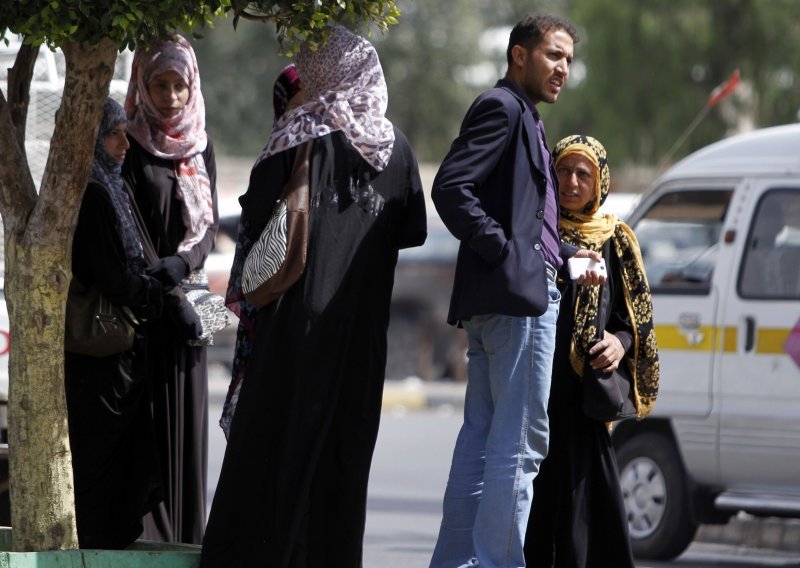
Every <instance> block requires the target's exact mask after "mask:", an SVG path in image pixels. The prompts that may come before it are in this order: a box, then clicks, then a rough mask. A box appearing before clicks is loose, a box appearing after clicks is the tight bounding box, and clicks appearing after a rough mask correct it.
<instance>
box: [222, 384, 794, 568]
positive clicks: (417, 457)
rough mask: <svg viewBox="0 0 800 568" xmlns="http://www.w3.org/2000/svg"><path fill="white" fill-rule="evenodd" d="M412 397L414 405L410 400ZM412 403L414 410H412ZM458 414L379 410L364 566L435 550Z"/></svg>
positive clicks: (719, 555) (725, 552)
mask: <svg viewBox="0 0 800 568" xmlns="http://www.w3.org/2000/svg"><path fill="white" fill-rule="evenodd" d="M226 383H227V377H226V376H225V373H224V371H222V370H219V369H217V370H214V371H212V373H211V384H212V389H211V393H212V394H211V407H210V417H211V425H210V432H209V440H210V445H211V447H210V452H209V503H210V498H211V496H212V495H213V492H214V487H215V486H216V482H217V479H218V476H219V468H220V466H221V464H222V458H223V452H224V448H225V439H224V436H223V435H222V431H221V430H220V429H219V427H218V426H217V425H216V421H217V419H218V417H219V413H220V410H221V405H222V399H223V397H224V386H225V385H226ZM410 400H412V401H413V400H414V397H413V396H411V397H410ZM412 406H413V405H412ZM460 422H461V417H460V409H459V408H457V407H453V406H448V405H443V406H438V407H437V408H435V409H430V410H403V409H402V407H400V406H399V405H398V406H394V407H393V408H391V409H387V410H385V411H384V414H383V417H382V423H381V430H380V434H379V436H378V444H377V448H376V451H375V457H374V461H373V467H372V475H371V479H370V488H369V501H368V512H367V529H366V535H365V538H364V566H365V567H366V568H415V567H420V568H424V567H426V566H427V565H428V562H429V560H430V555H431V552H432V550H433V547H434V544H435V541H436V535H437V532H438V526H439V522H440V520H441V499H442V495H443V494H444V487H445V484H446V481H447V473H448V469H449V462H450V456H451V452H452V449H453V444H454V441H455V437H456V434H457V432H458V428H459V426H460ZM637 566H638V567H639V568H669V567H679V568H756V567H760V566H780V567H787V566H790V567H795V568H800V553H796V552H794V553H792V552H785V551H771V550H755V549H748V548H744V547H736V546H726V545H719V544H711V543H699V542H698V543H695V544H693V545H692V546H691V547H690V548H689V550H687V551H686V553H684V554H683V555H682V556H681V557H680V558H678V559H676V560H675V561H673V562H650V561H640V562H639V563H637Z"/></svg>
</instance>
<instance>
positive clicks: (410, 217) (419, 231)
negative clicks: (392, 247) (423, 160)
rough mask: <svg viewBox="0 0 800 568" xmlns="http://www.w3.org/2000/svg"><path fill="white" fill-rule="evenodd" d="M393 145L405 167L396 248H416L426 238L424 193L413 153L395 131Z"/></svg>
mask: <svg viewBox="0 0 800 568" xmlns="http://www.w3.org/2000/svg"><path fill="white" fill-rule="evenodd" d="M395 144H396V145H398V146H400V148H395V150H393V151H398V150H401V151H402V152H403V163H404V165H405V186H406V194H405V195H406V197H405V207H404V209H403V216H402V220H401V222H400V226H399V230H398V236H397V248H408V247H417V246H420V245H421V244H423V243H424V242H425V239H426V238H427V236H428V218H427V213H426V211H425V191H424V190H423V188H422V180H421V179H420V177H419V165H418V164H417V158H416V156H414V151H413V150H412V149H411V145H410V144H409V143H408V140H407V139H406V137H405V136H404V135H403V134H402V133H400V132H399V131H397V130H395Z"/></svg>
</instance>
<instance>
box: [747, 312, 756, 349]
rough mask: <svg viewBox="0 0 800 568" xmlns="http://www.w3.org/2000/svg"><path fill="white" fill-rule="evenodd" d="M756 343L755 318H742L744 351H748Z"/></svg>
mask: <svg viewBox="0 0 800 568" xmlns="http://www.w3.org/2000/svg"><path fill="white" fill-rule="evenodd" d="M755 343H756V319H755V318H754V317H753V316H747V317H745V318H744V351H745V353H749V352H750V351H752V350H753V347H754V346H755Z"/></svg>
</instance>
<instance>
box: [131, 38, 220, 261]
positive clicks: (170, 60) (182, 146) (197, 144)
mask: <svg viewBox="0 0 800 568" xmlns="http://www.w3.org/2000/svg"><path fill="white" fill-rule="evenodd" d="M167 71H174V72H175V73H177V74H178V75H180V76H181V78H182V79H183V80H184V82H186V84H187V85H188V86H189V99H188V100H187V101H186V106H185V107H184V108H183V109H182V110H181V112H179V113H178V114H177V115H175V116H174V117H171V118H168V117H165V116H164V115H163V114H161V111H159V110H158V108H157V107H156V105H155V103H154V102H153V99H152V98H151V97H150V92H149V91H148V89H147V86H148V84H149V83H150V80H151V79H153V77H156V76H157V75H161V74H162V73H166V72H167ZM125 113H126V114H127V116H128V121H129V122H128V133H129V134H130V135H131V136H133V138H134V139H135V140H136V141H137V142H138V143H139V144H141V145H142V147H143V148H144V149H145V150H147V151H148V152H149V153H150V154H152V155H153V156H156V157H158V158H163V159H166V160H173V161H174V168H175V174H176V177H177V180H178V192H177V195H178V198H179V199H181V200H182V201H183V205H184V207H183V221H184V224H185V225H186V235H185V236H184V239H183V240H182V241H181V243H180V244H179V245H178V251H179V252H180V251H185V250H189V249H190V248H192V246H194V245H195V244H197V243H198V242H199V241H200V240H201V239H202V238H203V236H205V233H206V230H207V229H208V227H209V226H210V225H211V224H212V223H213V222H214V213H213V202H212V197H211V182H210V180H209V176H208V172H207V170H206V164H205V160H204V159H203V156H202V152H203V151H204V150H205V149H206V146H207V144H208V136H207V134H206V130H205V128H206V107H205V102H204V101H203V94H202V92H201V91H200V71H199V69H198V66H197V58H196V57H195V54H194V50H193V49H192V46H191V44H190V43H189V42H188V41H187V40H186V39H185V38H184V37H182V36H180V35H178V34H175V35H173V36H172V38H171V39H170V40H168V41H158V42H156V43H155V44H154V45H153V46H152V47H151V48H150V49H147V50H143V49H137V50H136V53H135V54H134V56H133V67H132V69H131V80H130V83H129V84H128V94H127V96H126V97H125Z"/></svg>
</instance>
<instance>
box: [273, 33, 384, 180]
mask: <svg viewBox="0 0 800 568" xmlns="http://www.w3.org/2000/svg"><path fill="white" fill-rule="evenodd" d="M295 63H296V65H297V72H298V74H299V75H300V81H301V82H302V84H303V93H304V95H305V100H306V102H305V103H303V104H302V105H300V106H299V107H297V108H295V109H293V110H291V111H290V112H287V113H286V114H284V115H283V116H282V117H281V118H280V119H279V120H278V122H277V124H276V127H275V129H274V130H273V131H272V135H271V136H270V137H269V140H268V141H267V145H266V147H265V148H264V151H263V152H262V153H261V156H260V157H259V161H260V160H262V159H264V158H266V157H267V156H270V155H272V154H277V153H278V152H282V151H283V150H286V149H288V148H292V147H294V146H297V145H298V144H301V143H303V142H306V141H308V140H312V139H314V138H320V137H322V136H325V135H326V134H329V133H331V132H335V131H337V130H341V131H342V133H343V134H344V135H345V137H346V138H347V139H348V140H349V141H350V143H351V144H352V145H353V147H354V148H355V149H356V150H357V151H358V153H359V154H361V156H362V157H363V158H364V159H365V160H366V161H367V162H368V163H369V164H370V165H371V166H372V167H374V168H375V169H376V170H378V171H381V170H383V169H384V168H385V167H386V164H388V163H389V158H390V157H391V155H392V147H393V146H394V128H393V127H392V123H391V122H390V121H389V120H388V119H387V118H386V116H385V115H386V107H387V105H388V101H389V95H388V91H387V89H386V80H385V79H384V77H383V69H382V68H381V64H380V61H379V60H378V53H377V52H376V51H375V48H374V47H373V46H372V44H371V43H369V42H368V41H367V40H366V39H364V38H362V37H360V36H358V35H356V34H354V33H352V32H350V31H349V30H347V29H346V28H343V27H341V26H332V27H331V35H330V38H329V39H328V41H327V42H326V43H325V44H324V45H321V46H319V48H318V49H317V51H311V50H310V49H308V48H306V47H303V48H302V49H301V50H300V52H299V53H298V54H297V57H296V59H295Z"/></svg>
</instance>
